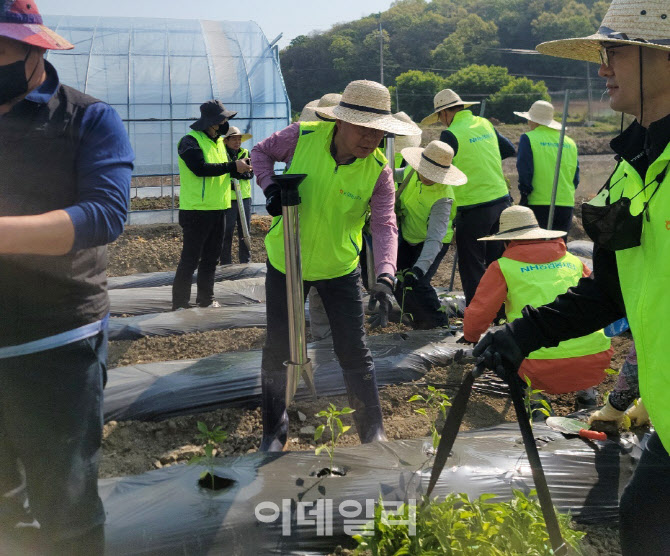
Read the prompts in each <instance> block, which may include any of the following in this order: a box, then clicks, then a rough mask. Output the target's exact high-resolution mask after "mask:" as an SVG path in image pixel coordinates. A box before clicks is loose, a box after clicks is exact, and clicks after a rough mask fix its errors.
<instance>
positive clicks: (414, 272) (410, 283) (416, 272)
mask: <svg viewBox="0 0 670 556" xmlns="http://www.w3.org/2000/svg"><path fill="white" fill-rule="evenodd" d="M423 274H424V272H423V270H421V269H420V268H419V267H418V266H413V267H412V269H411V270H408V271H407V272H405V274H404V276H403V278H404V280H403V283H402V287H403V288H414V287H415V286H416V285H417V284H418V283H419V280H421V278H423Z"/></svg>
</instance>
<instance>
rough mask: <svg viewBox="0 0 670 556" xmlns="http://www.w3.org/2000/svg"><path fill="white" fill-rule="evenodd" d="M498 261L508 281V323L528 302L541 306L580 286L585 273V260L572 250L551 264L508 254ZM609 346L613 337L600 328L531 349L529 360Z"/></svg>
mask: <svg viewBox="0 0 670 556" xmlns="http://www.w3.org/2000/svg"><path fill="white" fill-rule="evenodd" d="M498 263H499V264H500V270H501V271H502V273H503V276H504V277H505V282H507V298H506V299H505V313H506V315H507V320H508V321H509V322H512V321H513V320H516V319H518V318H519V317H521V310H522V309H523V308H524V307H525V306H526V305H530V306H532V307H541V306H542V305H546V304H547V303H550V302H552V301H553V300H554V299H556V297H557V296H559V295H560V294H562V293H565V292H566V291H568V288H571V287H572V286H575V285H577V282H579V279H580V278H581V277H582V273H583V266H582V262H581V261H580V260H579V259H578V258H577V257H575V256H574V255H572V254H571V253H566V254H565V255H564V256H563V257H562V258H560V259H558V260H557V261H553V262H550V263H542V264H535V263H526V262H522V261H515V260H513V259H508V258H507V257H501V258H500V259H498ZM609 348H610V339H609V338H608V337H607V336H605V333H604V332H603V331H602V330H599V331H597V332H593V333H591V334H588V335H586V336H581V337H580V338H573V339H572V340H566V341H564V342H561V343H560V344H558V345H557V346H556V347H551V348H540V349H538V350H537V351H534V352H532V353H531V354H530V355H529V356H528V359H568V358H570V357H581V356H583V355H592V354H594V353H600V352H601V351H605V350H608V349H609Z"/></svg>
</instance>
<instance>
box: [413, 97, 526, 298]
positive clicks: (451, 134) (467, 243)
mask: <svg viewBox="0 0 670 556" xmlns="http://www.w3.org/2000/svg"><path fill="white" fill-rule="evenodd" d="M475 104H479V102H476V101H464V100H462V99H461V97H460V96H458V94H456V93H455V92H454V91H452V90H451V89H445V90H443V91H440V92H439V93H437V94H436V95H435V98H434V100H433V106H434V112H433V113H432V114H431V115H430V116H428V117H427V118H424V120H423V121H422V122H421V123H423V124H431V123H434V122H437V121H440V122H441V123H442V124H444V125H445V126H447V127H448V129H446V130H445V131H443V132H442V134H441V135H440V141H443V142H444V143H447V144H448V145H449V146H451V148H452V149H454V153H456V154H455V156H454V164H456V165H457V166H458V167H459V168H460V169H461V170H462V171H463V172H464V173H465V175H466V176H467V177H468V183H467V184H466V185H464V186H463V187H459V188H457V189H456V190H454V194H455V195H456V204H457V205H458V214H457V216H456V221H455V223H454V224H455V226H456V249H457V250H458V269H459V271H460V274H461V283H462V284H463V292H464V293H465V302H466V304H469V303H470V300H471V299H472V298H473V296H474V295H475V291H476V289H477V284H479V280H481V277H482V276H483V274H484V271H485V270H486V267H487V266H488V265H489V264H490V263H491V262H493V261H495V260H496V259H498V258H499V257H500V255H501V253H502V249H501V247H500V246H499V245H497V244H494V245H490V244H488V245H487V244H483V243H479V242H478V241H477V240H478V239H479V238H480V237H482V236H485V235H487V234H491V233H494V232H495V231H496V230H497V229H498V219H499V218H500V213H501V212H502V211H503V210H504V209H505V208H506V207H508V206H509V205H510V204H511V198H510V196H509V190H508V188H507V182H506V181H505V176H504V175H503V171H502V159H503V158H507V157H509V156H514V154H515V150H514V145H513V144H512V143H511V142H510V141H509V139H507V138H505V137H503V136H502V135H500V134H499V133H498V132H497V131H496V130H495V128H494V127H493V125H492V124H491V122H489V121H488V120H486V119H485V118H481V117H479V116H475V115H474V114H473V113H472V112H471V111H470V110H468V108H470V107H471V106H474V105H475Z"/></svg>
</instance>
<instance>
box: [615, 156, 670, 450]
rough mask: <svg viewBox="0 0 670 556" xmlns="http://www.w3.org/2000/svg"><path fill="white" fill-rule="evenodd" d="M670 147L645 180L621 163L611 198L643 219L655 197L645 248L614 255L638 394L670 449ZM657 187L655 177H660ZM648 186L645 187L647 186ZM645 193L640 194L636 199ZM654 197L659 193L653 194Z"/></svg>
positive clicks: (644, 228)
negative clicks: (631, 342) (632, 341)
mask: <svg viewBox="0 0 670 556" xmlns="http://www.w3.org/2000/svg"><path fill="white" fill-rule="evenodd" d="M669 163H670V145H666V148H665V150H664V151H663V153H662V154H661V156H659V157H658V158H657V159H656V160H655V161H654V162H653V163H652V164H651V165H650V166H649V169H648V170H647V173H646V175H645V176H644V181H643V180H642V177H641V176H640V175H639V174H638V173H637V171H636V170H635V169H634V168H633V167H632V166H631V165H630V164H628V163H627V162H625V161H622V162H621V163H620V164H619V166H618V168H617V169H616V172H615V173H614V175H613V176H612V178H611V180H610V183H611V184H612V190H611V194H610V199H611V201H612V202H614V201H617V200H618V199H620V198H621V197H622V196H625V197H628V198H629V199H632V203H631V209H630V211H631V214H634V215H635V214H639V213H640V212H641V211H642V209H643V207H644V203H645V202H646V201H647V200H648V199H649V198H650V197H651V196H652V195H654V196H653V198H652V200H651V202H650V203H649V207H648V212H647V214H646V215H645V216H644V217H643V219H642V222H643V224H642V238H641V245H640V246H638V247H633V248H631V249H624V250H621V251H617V252H616V258H617V268H618V272H619V282H620V284H621V292H622V293H623V299H624V303H625V306H626V317H627V318H628V321H629V323H630V329H631V332H632V333H633V338H634V339H635V346H636V348H637V360H638V380H639V383H640V394H641V395H642V399H643V400H644V405H645V407H646V408H647V410H648V411H649V416H650V418H651V421H652V423H653V424H654V428H655V429H656V431H657V432H658V435H659V437H660V439H661V442H663V445H664V447H665V449H666V450H670V404H669V403H668V392H670V351H669V350H668V343H669V340H670V326H669V325H668V318H669V317H668V315H670V295H668V284H669V283H670V209H669V207H670V175H669V174H670V169H669V168H668V164H669ZM663 171H666V174H665V175H664V176H662V179H661V184H660V186H659V184H658V182H657V181H656V178H657V177H658V176H659V175H662V172H663ZM647 184H650V185H648V186H647V187H646V188H644V186H645V185H647ZM643 188H644V191H643V192H642V193H640V194H639V195H637V197H636V194H637V193H638V192H640V191H641V190H642V189H643ZM654 192H656V193H655V194H654Z"/></svg>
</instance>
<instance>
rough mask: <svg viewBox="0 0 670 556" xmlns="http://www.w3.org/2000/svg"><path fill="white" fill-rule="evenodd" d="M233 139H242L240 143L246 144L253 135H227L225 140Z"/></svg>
mask: <svg viewBox="0 0 670 556" xmlns="http://www.w3.org/2000/svg"><path fill="white" fill-rule="evenodd" d="M231 137H241V139H240V143H244V142H245V141H248V140H249V139H251V138H252V137H253V135H251V134H249V133H235V134H234V135H226V136H225V137H224V139H230V138H231Z"/></svg>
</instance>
